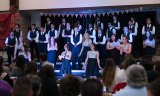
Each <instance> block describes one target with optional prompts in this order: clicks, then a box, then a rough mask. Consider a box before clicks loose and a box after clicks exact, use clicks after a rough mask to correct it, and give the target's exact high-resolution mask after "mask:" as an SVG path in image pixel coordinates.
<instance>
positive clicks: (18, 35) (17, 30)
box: [13, 24, 22, 39]
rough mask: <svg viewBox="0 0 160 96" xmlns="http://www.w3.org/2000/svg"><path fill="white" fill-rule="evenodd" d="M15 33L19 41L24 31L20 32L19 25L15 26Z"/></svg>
mask: <svg viewBox="0 0 160 96" xmlns="http://www.w3.org/2000/svg"><path fill="white" fill-rule="evenodd" d="M13 32H14V35H15V37H16V38H17V39H19V37H20V36H21V37H22V30H20V25H19V24H16V25H15V29H14V30H13Z"/></svg>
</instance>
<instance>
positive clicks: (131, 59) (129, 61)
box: [120, 54, 136, 70]
mask: <svg viewBox="0 0 160 96" xmlns="http://www.w3.org/2000/svg"><path fill="white" fill-rule="evenodd" d="M132 64H136V60H135V58H134V57H133V56H132V55H131V54H126V55H125V58H124V60H123V62H122V64H121V66H120V68H121V69H124V70H126V69H127V68H128V66H130V65H132Z"/></svg>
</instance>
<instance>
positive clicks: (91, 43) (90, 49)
mask: <svg viewBox="0 0 160 96" xmlns="http://www.w3.org/2000/svg"><path fill="white" fill-rule="evenodd" d="M91 45H93V46H94V50H95V51H97V48H96V45H95V44H94V43H91ZM91 45H90V46H91ZM90 50H91V48H90Z"/></svg>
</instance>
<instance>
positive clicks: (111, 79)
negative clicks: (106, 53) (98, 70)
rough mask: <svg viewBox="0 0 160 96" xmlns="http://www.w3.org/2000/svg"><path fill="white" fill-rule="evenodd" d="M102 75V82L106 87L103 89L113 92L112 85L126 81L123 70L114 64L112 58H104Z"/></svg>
mask: <svg viewBox="0 0 160 96" xmlns="http://www.w3.org/2000/svg"><path fill="white" fill-rule="evenodd" d="M102 76H103V77H102V79H103V84H104V86H105V87H106V88H105V89H104V91H109V92H113V87H114V85H116V84H118V83H121V82H125V81H126V74H125V71H124V70H121V69H120V68H119V67H118V66H116V64H115V62H114V61H113V59H107V60H106V64H105V67H104V70H103V74H102Z"/></svg>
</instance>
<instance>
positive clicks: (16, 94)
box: [12, 77, 33, 96]
mask: <svg viewBox="0 0 160 96" xmlns="http://www.w3.org/2000/svg"><path fill="white" fill-rule="evenodd" d="M12 94H13V96H32V94H33V91H32V84H31V82H30V80H29V79H28V78H27V77H19V78H18V79H17V80H16V82H15V83H14V85H13V91H12Z"/></svg>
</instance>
